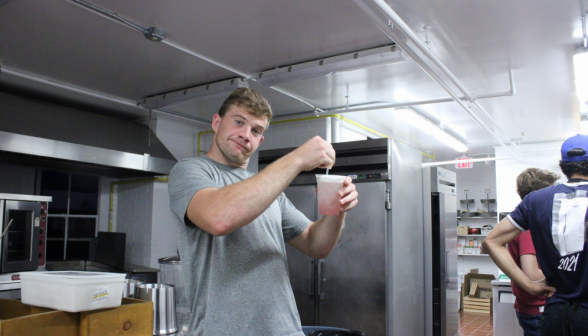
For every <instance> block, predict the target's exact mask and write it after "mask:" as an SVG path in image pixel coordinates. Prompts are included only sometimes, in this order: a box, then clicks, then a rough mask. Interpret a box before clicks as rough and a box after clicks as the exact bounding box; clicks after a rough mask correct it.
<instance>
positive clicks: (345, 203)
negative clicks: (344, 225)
mask: <svg viewBox="0 0 588 336" xmlns="http://www.w3.org/2000/svg"><path fill="white" fill-rule="evenodd" d="M339 196H341V199H340V200H339V204H341V208H340V209H339V212H341V213H344V212H347V211H349V210H351V209H353V208H355V206H356V205H357V202H358V201H357V196H358V193H357V191H356V190H355V184H353V183H352V180H351V177H349V176H347V177H346V178H345V181H343V188H341V190H339Z"/></svg>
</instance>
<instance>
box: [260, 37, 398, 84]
mask: <svg viewBox="0 0 588 336" xmlns="http://www.w3.org/2000/svg"><path fill="white" fill-rule="evenodd" d="M404 61H406V58H405V57H404V55H403V52H402V49H400V48H399V47H397V46H396V45H395V44H394V45H389V46H385V47H378V48H373V49H367V50H361V51H357V52H352V53H347V54H343V55H338V56H333V57H327V58H322V59H317V60H314V61H309V62H304V63H298V64H294V65H287V66H282V67H279V68H276V69H271V70H267V71H263V72H260V73H259V74H257V77H256V78H255V80H256V81H257V82H259V83H260V84H262V85H266V86H274V85H278V84H283V83H288V82H293V81H298V80H303V79H308V78H314V77H321V76H329V75H332V74H335V73H337V72H343V71H351V70H358V69H366V68H370V67H374V66H378V65H384V64H394V63H401V62H404Z"/></svg>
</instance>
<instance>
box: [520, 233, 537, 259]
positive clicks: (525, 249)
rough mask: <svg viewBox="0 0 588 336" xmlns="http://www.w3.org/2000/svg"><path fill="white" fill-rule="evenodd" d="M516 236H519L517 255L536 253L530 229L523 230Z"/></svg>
mask: <svg viewBox="0 0 588 336" xmlns="http://www.w3.org/2000/svg"><path fill="white" fill-rule="evenodd" d="M517 238H519V256H522V255H525V254H536V253H535V246H534V245H533V239H532V238H531V231H527V232H523V233H521V234H520V235H519V236H518V237H517Z"/></svg>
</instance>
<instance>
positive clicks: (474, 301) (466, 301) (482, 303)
mask: <svg viewBox="0 0 588 336" xmlns="http://www.w3.org/2000/svg"><path fill="white" fill-rule="evenodd" d="M463 311H465V312H470V313H483V314H490V313H492V298H488V299H478V298H472V297H469V296H467V295H466V296H465V297H464V298H463Z"/></svg>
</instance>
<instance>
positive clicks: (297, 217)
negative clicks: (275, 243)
mask: <svg viewBox="0 0 588 336" xmlns="http://www.w3.org/2000/svg"><path fill="white" fill-rule="evenodd" d="M278 202H279V203H280V210H281V211H282V233H283V235H284V241H285V242H288V241H290V240H292V239H294V238H296V237H298V236H299V235H300V234H301V233H302V232H303V231H304V230H306V228H307V227H308V225H309V224H310V222H311V220H310V219H308V218H307V217H306V216H305V215H304V214H303V213H302V212H300V210H298V209H296V207H295V206H294V205H293V204H292V202H290V200H289V199H288V197H286V195H285V194H284V193H281V194H280V196H278Z"/></svg>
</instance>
